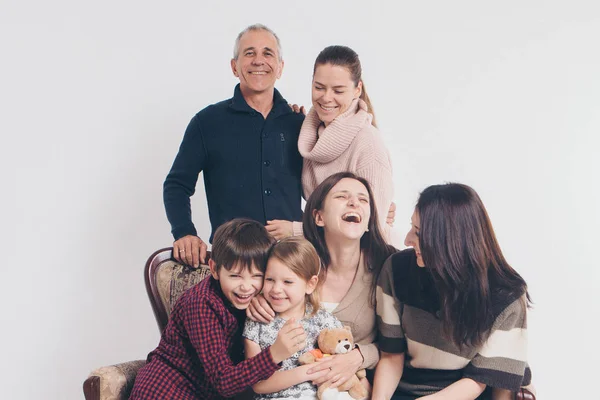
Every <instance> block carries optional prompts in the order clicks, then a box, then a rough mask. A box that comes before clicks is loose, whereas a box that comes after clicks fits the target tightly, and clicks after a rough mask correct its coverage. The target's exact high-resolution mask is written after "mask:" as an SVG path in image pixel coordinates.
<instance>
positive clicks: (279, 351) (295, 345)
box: [271, 318, 306, 364]
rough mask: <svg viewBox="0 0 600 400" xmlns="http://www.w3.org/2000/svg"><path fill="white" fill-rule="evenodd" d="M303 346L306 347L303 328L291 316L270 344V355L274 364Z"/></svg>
mask: <svg viewBox="0 0 600 400" xmlns="http://www.w3.org/2000/svg"><path fill="white" fill-rule="evenodd" d="M304 347H306V333H304V328H302V326H300V324H299V323H297V322H296V320H295V319H294V318H291V319H288V320H287V321H286V323H285V324H283V326H282V327H281V329H280V330H279V333H278V334H277V339H276V340H275V343H273V345H272V346H271V357H272V358H273V361H274V362H275V363H276V364H279V363H280V362H282V361H283V360H285V359H287V358H290V357H291V356H292V354H294V353H296V352H298V351H300V350H302V349H303V348H304Z"/></svg>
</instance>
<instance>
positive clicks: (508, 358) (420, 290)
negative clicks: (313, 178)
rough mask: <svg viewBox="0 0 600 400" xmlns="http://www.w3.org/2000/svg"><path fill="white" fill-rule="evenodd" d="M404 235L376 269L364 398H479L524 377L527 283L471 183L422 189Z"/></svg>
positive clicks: (515, 386) (510, 388) (513, 387)
mask: <svg viewBox="0 0 600 400" xmlns="http://www.w3.org/2000/svg"><path fill="white" fill-rule="evenodd" d="M405 244H406V245H407V246H410V247H412V249H409V250H405V251H402V252H399V253H396V254H394V255H393V256H392V257H390V258H389V259H388V260H387V261H386V262H385V264H384V266H383V267H382V270H381V274H380V275H379V280H378V287H377V317H378V318H377V320H378V325H379V349H380V351H381V358H380V361H379V364H378V365H377V370H376V372H375V384H374V387H373V396H372V399H373V400H387V399H390V398H392V399H398V400H400V399H403V400H404V399H415V398H419V399H428V400H433V399H463V400H473V399H488V398H490V397H491V395H492V392H493V395H494V396H498V397H500V396H503V395H507V394H509V392H516V391H518V390H519V389H520V387H521V386H524V385H528V384H529V382H530V378H531V374H530V371H529V367H528V364H527V354H526V349H527V307H528V305H529V294H528V292H527V284H526V283H525V281H524V280H523V278H522V277H521V276H520V275H519V274H518V273H517V272H516V271H515V270H514V269H513V268H512V267H511V266H510V265H509V264H508V262H507V261H506V259H505V258H504V256H503V255H502V251H501V250H500V246H499V245H498V242H497V240H496V236H495V234H494V230H493V228H492V224H491V222H490V220H489V218H488V215H487V212H486V210H485V207H484V206H483V203H482V202H481V199H480V198H479V196H478V195H477V193H475V191H474V190H473V189H472V188H470V187H469V186H466V185H462V184H456V183H449V184H445V185H436V186H430V187H428V188H427V189H425V190H424V191H423V192H422V193H421V195H420V197H419V201H418V202H417V206H416V208H415V212H414V214H413V216H412V219H411V229H410V231H409V232H408V234H407V235H406V240H405ZM529 398H531V397H529Z"/></svg>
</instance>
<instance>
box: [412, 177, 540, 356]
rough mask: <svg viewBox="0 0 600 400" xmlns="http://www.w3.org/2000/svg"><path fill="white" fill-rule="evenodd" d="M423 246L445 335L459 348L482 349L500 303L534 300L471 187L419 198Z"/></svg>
mask: <svg viewBox="0 0 600 400" xmlns="http://www.w3.org/2000/svg"><path fill="white" fill-rule="evenodd" d="M416 211H417V213H418V214H419V221H420V232H419V247H420V249H421V254H422V256H423V262H424V264H425V267H426V268H427V269H428V270H429V271H430V272H431V274H432V277H433V282H434V285H435V287H436V290H437V292H438V294H439V296H440V313H441V314H440V318H441V320H442V323H443V326H444V332H445V334H446V335H448V337H449V338H450V339H451V340H452V341H453V342H454V343H455V344H457V345H459V346H462V345H471V346H480V345H482V344H483V343H484V342H485V340H486V338H487V334H488V332H489V330H490V328H491V326H492V324H493V322H494V319H495V315H494V314H495V312H494V301H493V299H495V301H506V300H513V301H514V300H516V299H518V298H520V297H522V296H523V294H525V295H526V301H524V304H523V306H524V307H527V306H528V305H529V304H530V302H531V299H530V298H529V293H528V292H527V284H526V283H525V280H523V278H522V277H521V276H520V275H519V274H518V273H517V272H516V271H515V270H514V269H513V268H512V267H511V266H510V265H509V264H508V262H507V261H506V259H505V258H504V256H503V255H502V251H501V250H500V246H499V245H498V241H497V240H496V235H495V234H494V229H493V228H492V223H491V222H490V219H489V217H488V214H487V211H486V209H485V207H484V205H483V203H482V201H481V199H480V198H479V196H478V195H477V193H476V192H475V190H473V189H472V188H471V187H469V186H467V185H463V184H458V183H448V184H443V185H434V186H430V187H428V188H427V189H425V190H424V191H423V192H422V193H421V195H420V196H419V200H418V201H417V206H416Z"/></svg>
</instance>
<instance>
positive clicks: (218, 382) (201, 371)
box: [130, 277, 279, 400]
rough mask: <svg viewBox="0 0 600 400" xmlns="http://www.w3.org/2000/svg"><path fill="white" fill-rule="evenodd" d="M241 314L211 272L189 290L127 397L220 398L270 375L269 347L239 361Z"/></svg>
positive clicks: (240, 353) (176, 308)
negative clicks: (210, 275) (209, 275)
mask: <svg viewBox="0 0 600 400" xmlns="http://www.w3.org/2000/svg"><path fill="white" fill-rule="evenodd" d="M244 316H245V314H244V313H242V312H241V311H240V310H237V309H235V308H234V307H232V306H231V305H229V302H228V301H227V300H226V298H225V297H224V296H223V292H222V291H221V288H220V286H219V282H218V281H216V280H215V279H213V278H212V277H208V278H206V279H204V280H203V281H202V282H200V283H199V284H198V285H196V286H194V287H193V288H191V289H189V290H188V291H187V292H185V293H184V294H183V295H182V296H181V298H180V299H179V301H178V302H177V304H176V305H175V308H174V309H173V312H172V314H171V318H170V319H169V323H168V324H167V326H166V328H165V330H164V332H163V335H162V338H161V340H160V344H159V345H158V348H157V349H156V350H154V351H153V352H152V353H150V354H149V355H148V364H146V366H144V367H143V368H142V369H141V370H140V371H139V373H138V375H137V377H136V380H135V385H134V387H133V391H132V393H131V397H130V399H135V400H137V399H161V400H164V399H177V400H186V399H220V398H223V397H232V396H234V395H236V394H240V393H242V392H244V391H245V390H246V389H248V388H250V387H251V386H252V385H254V384H255V383H257V382H258V381H261V380H263V379H267V378H268V377H270V376H271V375H272V374H273V373H274V372H275V371H277V370H278V369H279V366H278V365H277V364H275V363H274V362H273V359H272V358H271V353H270V351H269V349H268V348H267V349H265V350H263V351H262V352H261V353H260V354H258V355H257V356H255V357H252V358H250V359H248V360H244V361H241V360H243V354H242V349H243V347H242V346H241V343H242V337H241V328H243V322H244ZM232 358H233V359H234V360H235V361H240V362H239V363H237V364H235V363H234V361H232Z"/></svg>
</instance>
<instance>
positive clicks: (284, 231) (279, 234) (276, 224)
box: [265, 219, 294, 240]
mask: <svg viewBox="0 0 600 400" xmlns="http://www.w3.org/2000/svg"><path fill="white" fill-rule="evenodd" d="M265 228H266V229H267V232H269V234H270V235H271V236H273V237H274V238H275V240H281V239H285V238H286V237H289V236H293V235H294V224H293V223H292V221H285V220H282V219H274V220H272V221H267V225H266V226H265Z"/></svg>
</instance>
